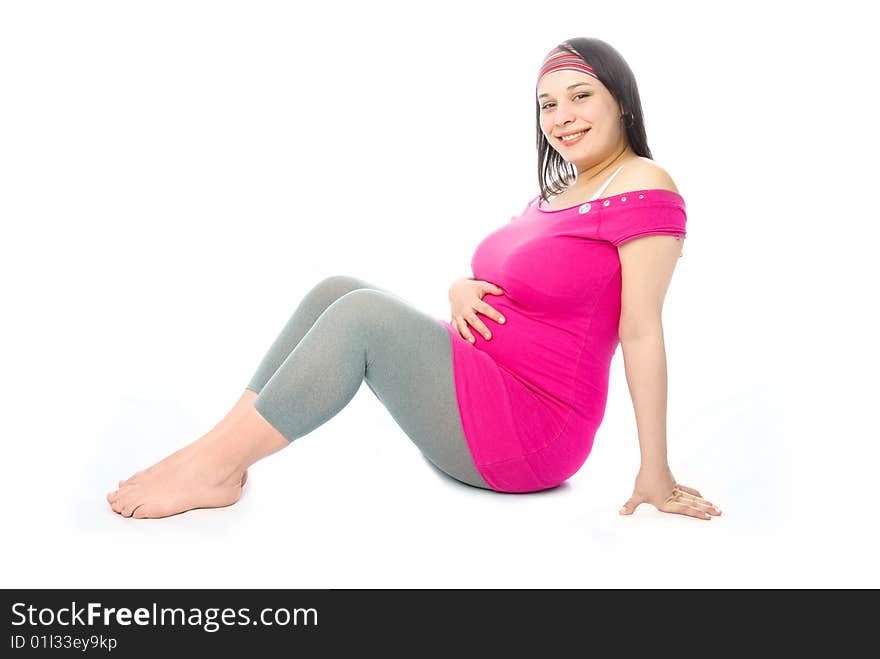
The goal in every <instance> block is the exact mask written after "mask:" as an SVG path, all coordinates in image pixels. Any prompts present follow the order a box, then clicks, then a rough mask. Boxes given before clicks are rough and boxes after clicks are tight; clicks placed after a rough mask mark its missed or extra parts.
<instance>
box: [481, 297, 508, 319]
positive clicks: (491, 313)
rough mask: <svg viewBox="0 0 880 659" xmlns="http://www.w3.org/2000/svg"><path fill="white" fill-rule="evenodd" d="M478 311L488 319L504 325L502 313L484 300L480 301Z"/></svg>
mask: <svg viewBox="0 0 880 659" xmlns="http://www.w3.org/2000/svg"><path fill="white" fill-rule="evenodd" d="M477 311H479V312H480V313H482V314H483V315H484V316H486V318H491V319H492V320H494V321H495V322H496V323H500V324H502V325H503V324H504V316H503V315H502V314H501V312H500V311H498V309H495V308H493V307H491V306H489V305H488V304H486V303H485V302H483V301H482V300H481V301H480V304H479V306H478V308H477Z"/></svg>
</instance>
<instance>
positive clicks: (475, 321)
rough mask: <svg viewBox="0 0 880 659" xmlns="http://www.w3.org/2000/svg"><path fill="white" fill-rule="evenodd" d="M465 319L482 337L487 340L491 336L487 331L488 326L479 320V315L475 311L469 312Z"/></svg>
mask: <svg viewBox="0 0 880 659" xmlns="http://www.w3.org/2000/svg"><path fill="white" fill-rule="evenodd" d="M467 321H468V322H469V323H470V324H471V325H473V327H474V329H476V330H477V331H478V332H479V333H480V334H482V335H483V337H484V338H485V339H486V340H487V341H488V340H489V338H491V334H490V332H489V328H488V327H486V325H485V324H484V323H483V321H482V320H480V318H479V316H477V314H475V313H471V314H470V315H469V316H468V317H467Z"/></svg>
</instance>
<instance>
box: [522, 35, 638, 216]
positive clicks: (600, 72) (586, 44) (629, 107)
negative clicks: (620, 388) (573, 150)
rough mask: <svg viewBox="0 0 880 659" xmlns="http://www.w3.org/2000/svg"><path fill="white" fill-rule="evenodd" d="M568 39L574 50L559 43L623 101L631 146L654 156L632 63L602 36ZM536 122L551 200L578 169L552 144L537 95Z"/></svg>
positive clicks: (544, 194) (541, 177)
mask: <svg viewBox="0 0 880 659" xmlns="http://www.w3.org/2000/svg"><path fill="white" fill-rule="evenodd" d="M566 42H567V43H569V44H571V46H572V48H573V49H574V50H572V48H567V47H566V46H565V45H563V44H559V47H560V48H564V49H565V50H567V51H569V52H574V53H576V54H577V55H580V56H581V57H583V58H584V59H585V60H586V62H587V64H589V65H590V66H591V67H592V68H593V70H594V71H595V72H596V75H597V76H598V78H599V80H600V81H601V83H602V84H603V85H605V87H607V88H608V91H609V92H611V95H612V96H613V97H614V98H615V100H616V101H617V103H618V105H620V111H621V113H622V114H623V116H624V122H623V123H624V126H625V129H626V139H627V140H628V141H629V146H630V148H631V149H632V150H633V151H634V152H635V153H636V154H637V155H639V156H642V157H643V158H651V159H652V160H653V158H652V156H651V149H649V148H648V138H647V137H646V135H645V120H644V117H643V115H642V101H641V99H640V98H639V88H638V86H637V85H636V78H635V76H634V75H633V72H632V69H630V68H629V64H627V63H626V60H624V59H623V57H622V56H621V55H620V53H618V52H617V51H616V50H615V49H614V48H613V47H611V45H609V44H607V43H605V42H604V41H602V40H601V39H587V38H582V37H578V38H575V39H567V40H566ZM630 113H632V119H631V118H630V116H629V114H630ZM535 122H536V128H537V132H538V142H537V146H538V186H539V187H540V189H541V199H543V200H544V201H545V202H547V201H549V199H548V195H550V194H554V195H556V194H559V193H560V192H562V191H563V190H564V189H565V187H567V186H569V185H571V184H572V183H573V182H574V181H575V179H576V178H577V169H575V167H574V165H572V164H571V163H569V162H566V160H565V159H564V158H563V157H562V156H561V155H559V152H558V151H556V149H554V148H553V147H552V146H550V143H549V142H548V141H547V138H546V137H545V136H544V133H543V131H541V102H540V101H538V99H537V98H535Z"/></svg>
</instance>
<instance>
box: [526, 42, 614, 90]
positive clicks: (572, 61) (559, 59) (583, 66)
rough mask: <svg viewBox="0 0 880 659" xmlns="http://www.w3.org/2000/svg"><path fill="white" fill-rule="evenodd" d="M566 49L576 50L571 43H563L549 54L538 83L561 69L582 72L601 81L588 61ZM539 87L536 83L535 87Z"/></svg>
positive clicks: (539, 73)
mask: <svg viewBox="0 0 880 659" xmlns="http://www.w3.org/2000/svg"><path fill="white" fill-rule="evenodd" d="M566 48H571V49H572V50H574V48H573V47H572V45H571V44H570V43H568V42H567V41H563V42H562V43H561V44H560V45H559V46H557V47H556V48H554V49H553V50H551V51H550V52H549V53H548V54H547V57H545V58H544V63H543V64H542V65H541V69H540V71H538V82H540V81H541V78H542V77H543V76H545V75H546V74H548V73H552V72H553V71H559V70H561V69H573V70H575V71H581V72H582V73H586V74H587V75H591V76H593V77H594V78H595V79H596V80H598V79H599V76H597V75H596V72H595V71H593V67H592V66H590V65H589V64H587V61H586V60H585V59H584V58H583V57H581V56H580V55H579V54H577V53H576V52H571V51H569V50H566ZM537 86H538V85H537V83H535V87H537Z"/></svg>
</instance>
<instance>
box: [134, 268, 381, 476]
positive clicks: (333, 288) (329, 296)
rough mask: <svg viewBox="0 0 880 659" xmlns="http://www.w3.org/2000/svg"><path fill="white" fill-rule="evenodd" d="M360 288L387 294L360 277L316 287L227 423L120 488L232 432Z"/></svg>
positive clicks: (338, 278) (344, 277) (330, 279)
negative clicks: (329, 313) (321, 322)
mask: <svg viewBox="0 0 880 659" xmlns="http://www.w3.org/2000/svg"><path fill="white" fill-rule="evenodd" d="M359 288H372V289H375V290H377V291H381V290H385V289H383V288H381V287H379V286H376V285H375V284H372V283H370V282H368V281H365V280H363V279H358V278H357V277H350V276H348V275H334V276H332V277H326V278H325V279H323V280H321V281H320V282H318V283H317V284H316V285H315V286H313V287H312V289H311V290H310V291H309V292H308V293H306V295H305V297H303V299H302V300H301V301H300V303H299V305H298V306H297V308H296V309H295V310H294V312H293V315H291V317H290V319H289V320H288V321H287V324H286V325H285V326H284V328H283V329H282V330H281V333H280V334H279V335H278V337H277V338H276V339H275V341H274V343H273V344H272V346H271V347H270V348H269V350H268V352H267V353H266V355H265V356H264V357H263V359H262V361H261V362H260V365H259V366H258V367H257V370H256V372H255V373H254V374H253V376H252V377H251V379H250V382H249V383H248V385H247V387H246V388H245V391H244V392H243V393H242V395H241V397H240V398H239V399H238V401H237V402H236V403H235V405H234V406H233V407H232V409H231V410H229V411H228V412H227V413H226V415H225V416H224V417H223V419H221V420H220V421H219V422H218V423H217V425H215V426H214V427H213V428H212V429H211V430H210V431H208V432H207V433H206V434H205V435H202V436H201V437H200V438H199V439H197V440H195V441H193V442H192V443H190V444H188V445H186V446H184V447H183V448H181V449H179V450H178V451H176V452H175V453H172V454H171V455H169V456H168V457H166V458H164V459H163V460H161V461H159V462H157V463H156V464H154V465H152V466H151V467H149V468H147V469H144V470H142V471H139V472H137V473H135V474H134V475H133V476H131V477H129V478H127V479H126V480H122V481H119V487H122V486H123V485H124V484H126V483H131V482H134V481H136V480H137V479H138V478H139V477H140V476H141V475H143V474H146V473H154V472H155V471H157V470H159V469H164V468H166V467H168V466H169V465H171V464H174V463H177V462H179V461H181V460H183V459H185V458H186V457H187V456H188V455H189V454H190V453H192V451H194V450H195V449H196V448H197V446H199V445H201V444H203V443H205V442H210V441H212V439H214V438H215V437H216V436H217V435H219V434H222V433H223V432H225V431H226V430H228V428H229V427H230V426H231V425H233V424H235V423H236V422H237V421H238V420H239V419H240V418H241V416H242V414H243V413H244V412H245V411H246V410H248V409H253V404H254V399H255V398H256V397H257V394H258V393H259V392H260V389H262V387H263V385H264V384H265V383H266V381H267V380H268V379H269V378H270V377H272V375H274V373H275V371H276V370H277V369H278V367H279V366H280V365H281V363H282V362H283V361H284V360H285V359H286V358H287V356H288V355H289V354H290V353H291V351H292V350H293V349H294V348H295V347H296V346H297V344H298V343H299V342H300V340H301V339H302V338H303V336H305V334H306V332H308V331H309V330H310V329H311V327H312V325H313V324H314V323H315V321H316V320H317V319H318V317H319V316H320V315H321V314H322V313H324V310H325V309H327V307H329V306H330V305H331V304H333V303H334V302H336V300H338V299H339V298H340V297H342V296H343V295H345V294H346V293H350V292H351V291H355V290H357V289H359ZM245 480H247V472H245V474H244V476H243V479H242V485H244V481H245Z"/></svg>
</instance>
